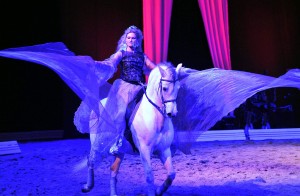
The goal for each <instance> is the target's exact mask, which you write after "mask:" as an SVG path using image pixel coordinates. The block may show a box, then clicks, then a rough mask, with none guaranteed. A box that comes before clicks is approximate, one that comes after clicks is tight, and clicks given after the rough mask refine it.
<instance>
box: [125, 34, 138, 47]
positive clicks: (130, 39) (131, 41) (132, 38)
mask: <svg viewBox="0 0 300 196" xmlns="http://www.w3.org/2000/svg"><path fill="white" fill-rule="evenodd" d="M126 45H127V46H128V47H130V48H136V47H137V46H138V43H137V38H136V35H135V33H128V34H127V36H126Z"/></svg>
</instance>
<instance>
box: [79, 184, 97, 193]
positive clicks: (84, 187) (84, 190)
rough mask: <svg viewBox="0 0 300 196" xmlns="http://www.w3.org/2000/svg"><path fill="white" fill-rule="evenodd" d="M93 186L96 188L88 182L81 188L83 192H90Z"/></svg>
mask: <svg viewBox="0 0 300 196" xmlns="http://www.w3.org/2000/svg"><path fill="white" fill-rule="evenodd" d="M93 188H94V186H88V185H87V184H85V185H83V187H82V188H81V192H83V193H88V192H90V191H91V190H92V189H93Z"/></svg>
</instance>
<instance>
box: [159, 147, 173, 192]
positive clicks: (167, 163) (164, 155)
mask: <svg viewBox="0 0 300 196" xmlns="http://www.w3.org/2000/svg"><path fill="white" fill-rule="evenodd" d="M160 160H161V162H162V163H163V164H164V167H165V168H166V170H167V172H168V177H167V179H166V180H165V181H164V183H163V184H162V185H161V186H160V187H158V188H157V189H156V195H162V194H163V193H164V192H166V191H167V190H168V188H169V187H170V186H171V185H172V182H173V180H174V179H175V176H176V173H175V171H174V168H173V164H172V156H171V150H170V148H168V149H167V150H165V151H164V152H161V154H160Z"/></svg>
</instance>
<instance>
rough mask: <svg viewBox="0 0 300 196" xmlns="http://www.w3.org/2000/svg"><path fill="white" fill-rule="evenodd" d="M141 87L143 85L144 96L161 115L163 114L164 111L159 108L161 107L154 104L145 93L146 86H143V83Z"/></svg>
mask: <svg viewBox="0 0 300 196" xmlns="http://www.w3.org/2000/svg"><path fill="white" fill-rule="evenodd" d="M142 87H143V91H144V94H145V95H146V98H147V99H148V101H149V102H150V103H151V104H152V105H153V106H154V107H155V108H156V109H157V110H158V111H159V112H160V113H161V115H163V116H165V114H164V112H163V111H162V110H161V108H160V107H159V106H158V105H156V104H155V103H154V102H153V101H152V100H151V99H150V98H149V97H148V95H147V93H146V88H145V85H144V84H142Z"/></svg>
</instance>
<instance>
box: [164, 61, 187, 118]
mask: <svg viewBox="0 0 300 196" xmlns="http://www.w3.org/2000/svg"><path fill="white" fill-rule="evenodd" d="M181 66H182V65H181V64H179V65H178V66H177V68H176V69H175V67H174V66H173V65H172V64H171V63H160V64H158V69H159V72H160V74H161V78H160V81H159V88H158V94H159V96H160V97H161V104H162V110H163V113H164V114H165V115H166V116H168V117H173V116H176V114H177V112H178V111H177V104H176V99H177V94H178V90H179V88H180V83H179V81H178V72H179V69H180V68H181Z"/></svg>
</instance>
